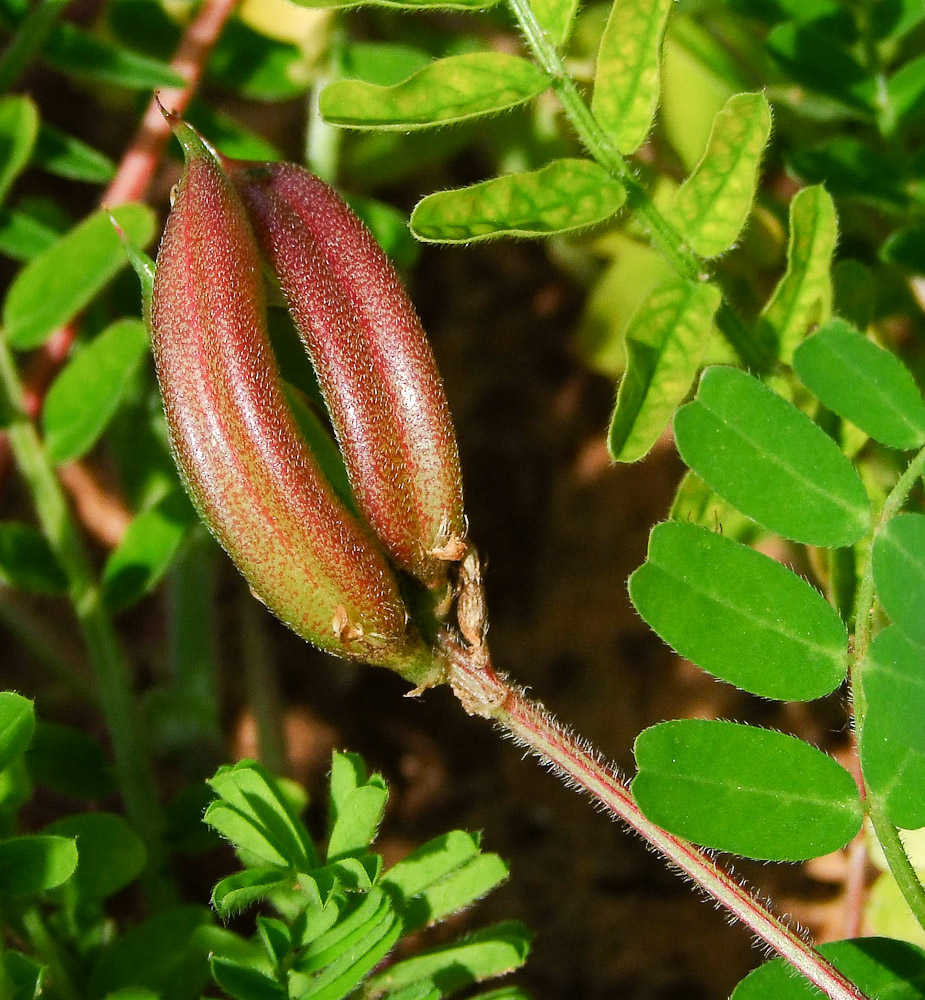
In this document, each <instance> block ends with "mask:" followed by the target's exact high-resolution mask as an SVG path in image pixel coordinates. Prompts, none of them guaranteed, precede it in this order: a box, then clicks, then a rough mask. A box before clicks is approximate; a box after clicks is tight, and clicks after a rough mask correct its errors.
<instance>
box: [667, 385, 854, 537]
mask: <svg viewBox="0 0 925 1000" xmlns="http://www.w3.org/2000/svg"><path fill="white" fill-rule="evenodd" d="M674 429H675V439H676V441H677V445H678V451H679V452H680V454H681V457H682V458H683V459H684V461H685V462H686V463H687V465H688V466H689V467H690V468H691V469H693V470H694V471H695V472H696V473H697V474H698V475H699V476H700V477H701V478H702V479H703V480H704V482H706V483H707V485H708V486H710V487H711V488H712V489H714V490H715V491H716V492H717V493H718V494H719V495H720V496H721V497H723V498H724V499H725V500H727V501H728V502H729V503H731V504H732V505H733V506H735V507H737V508H738V509H739V510H740V511H742V513H743V514H747V515H748V516H749V517H750V518H752V520H754V521H757V522H758V524H760V525H763V526H764V527H766V528H768V529H769V530H770V531H776V532H777V533H778V534H780V535H783V536H784V537H785V538H790V539H793V540H794V541H797V542H803V543H805V544H807V545H821V546H830V547H837V546H840V545H851V544H853V543H854V542H856V541H858V540H859V539H860V538H862V537H863V536H864V535H865V534H866V533H867V531H868V530H869V528H870V501H869V499H868V497H867V494H866V492H865V490H864V487H863V485H862V483H861V480H860V479H859V477H858V474H857V472H855V470H854V468H853V467H852V465H851V463H850V462H849V461H848V459H847V458H846V457H845V456H844V455H843V454H842V452H841V450H840V449H839V448H838V446H837V445H836V444H835V442H834V441H833V440H832V439H831V438H830V437H829V436H828V435H827V434H826V433H825V432H824V431H823V430H822V429H821V428H820V427H818V426H817V425H816V424H814V423H813V422H812V421H811V420H810V419H809V418H808V417H807V416H806V415H805V414H803V413H801V412H800V411H799V410H798V409H797V408H796V407H795V406H793V405H792V404H791V403H788V402H787V401H786V400H785V399H782V398H781V397H780V396H778V395H777V394H776V393H774V392H772V391H771V389H769V388H768V387H767V386H766V385H764V383H762V382H759V381H758V379H756V378H753V377H752V376H750V375H747V374H746V373H745V372H742V371H739V370H738V369H735V368H725V367H716V368H708V369H707V370H706V372H704V375H703V378H702V379H701V381H700V388H699V390H698V393H697V397H696V399H695V400H694V401H693V402H692V403H688V404H687V405H686V406H683V407H682V408H681V409H680V410H679V411H678V413H677V415H676V416H675V421H674Z"/></svg>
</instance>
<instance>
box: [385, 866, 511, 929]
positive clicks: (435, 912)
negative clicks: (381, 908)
mask: <svg viewBox="0 0 925 1000" xmlns="http://www.w3.org/2000/svg"><path fill="white" fill-rule="evenodd" d="M507 877H508V867H507V865H506V864H505V863H504V861H503V860H502V859H501V858H500V857H499V856H498V855H497V854H480V855H479V856H478V857H477V858H473V859H472V860H471V861H468V862H466V864H464V865H461V866H460V867H459V868H457V869H456V870H455V871H453V872H451V873H450V874H449V875H447V876H446V878H443V879H441V880H440V881H439V882H436V883H435V884H434V885H431V886H428V887H427V888H426V889H424V890H423V891H422V892H421V893H420V894H419V895H417V896H414V897H413V898H412V899H411V900H409V901H408V902H407V903H406V905H405V907H404V910H403V912H402V918H403V920H404V924H405V927H406V928H411V927H423V926H425V925H426V924H435V923H437V922H438V921H440V920H443V919H444V918H445V917H448V916H449V915H450V914H452V913H457V912H459V911H460V910H463V909H465V908H466V907H467V906H470V905H471V904H472V903H474V902H476V901H477V900H479V899H481V898H482V897H483V896H487V895H488V893H490V892H491V891H492V890H493V889H496V888H497V887H498V886H499V885H500V884H501V883H502V882H504V881H505V879H506V878H507Z"/></svg>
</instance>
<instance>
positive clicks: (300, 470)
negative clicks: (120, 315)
mask: <svg viewBox="0 0 925 1000" xmlns="http://www.w3.org/2000/svg"><path fill="white" fill-rule="evenodd" d="M175 131H176V134H177V137H178V138H179V139H180V142H181V143H182V145H183V148H184V153H185V156H186V166H185V169H184V171H183V176H182V178H181V180H180V184H179V187H178V189H177V193H176V199H175V202H174V205H173V210H172V211H171V214H170V218H169V219H168V222H167V228H166V230H165V232H164V237H163V240H162V242H161V246H160V250H159V252H158V257H157V268H156V272H155V279H154V291H153V300H152V306H151V326H152V342H153V347H154V356H155V361H156V364H157V372H158V379H159V381H160V385H161V393H162V396H163V400H164V408H165V411H166V414H167V424H168V427H169V429H170V437H171V443H172V447H173V452H174V458H175V459H176V462H177V466H178V467H179V469H180V473H181V476H182V478H183V480H184V482H185V485H186V488H187V491H188V492H189V494H190V496H191V497H192V499H193V502H194V504H195V505H196V507H197V508H198V510H199V512H200V514H201V515H202V517H203V519H204V520H205V522H206V524H207V525H208V526H209V528H210V529H211V530H212V532H213V533H214V534H215V536H216V538H217V539H218V540H219V542H220V543H221V545H222V546H223V547H224V548H225V549H226V551H227V552H228V554H229V555H230V556H231V558H232V559H233V560H234V562H235V563H236V564H237V566H238V568H239V569H240V570H241V572H242V573H243V574H244V576H245V578H246V579H247V581H248V582H249V583H250V585H251V589H252V590H253V591H254V593H255V594H256V595H257V596H258V597H259V598H260V599H261V600H262V601H263V602H264V603H265V604H266V605H267V606H268V607H269V608H270V609H271V610H272V611H273V612H274V613H275V614H276V615H277V616H279V617H280V618H281V619H282V620H283V621H284V622H285V623H286V624H287V625H289V626H290V627H291V628H292V629H294V630H295V631H296V632H298V633H299V635H301V636H303V637H304V638H306V639H308V640H309V641H311V642H313V643H315V644H316V645H318V646H320V647H322V648H323V649H327V650H329V651H331V652H333V653H336V654H338V655H340V656H347V657H350V658H352V659H359V660H364V661H366V662H369V663H376V664H380V665H383V666H388V667H391V668H392V669H395V670H398V671H399V672H400V673H402V674H404V675H405V676H407V677H408V678H409V679H410V680H413V681H416V682H420V681H421V680H422V673H424V672H426V670H427V661H428V651H427V650H426V647H425V646H424V644H423V642H422V640H420V638H419V637H418V636H417V634H416V633H415V632H414V630H413V628H411V627H409V625H408V618H407V613H406V611H405V606H404V603H403V601H402V599H401V596H400V594H399V591H398V584H397V581H396V579H395V577H394V575H393V572H392V570H391V568H390V567H389V565H388V562H387V560H386V557H385V554H384V553H383V552H382V551H381V550H380V548H379V546H378V544H377V543H376V542H375V540H374V539H373V537H372V535H371V534H370V533H369V532H368V530H367V529H366V528H365V526H363V525H361V524H360V523H359V521H358V520H357V519H356V518H355V517H354V516H353V515H352V514H350V513H349V512H348V511H347V510H346V508H345V507H344V506H343V504H342V503H341V502H340V501H339V500H338V499H337V498H336V496H335V495H334V493H333V492H332V490H331V488H330V487H329V485H328V484H327V482H326V481H325V479H324V476H323V474H322V473H321V472H320V470H319V469H318V467H317V465H316V463H315V460H314V459H313V457H312V455H311V453H310V452H309V450H308V448H307V446H306V444H305V442H304V440H303V439H302V437H301V435H300V433H299V431H298V429H297V427H296V425H295V423H294V419H293V417H292V414H291V412H290V410H289V409H288V407H287V406H286V403H285V401H284V399H283V395H282V390H281V386H280V382H279V377H278V375H277V371H276V367H275V362H274V359H273V355H272V353H271V350H270V342H269V337H268V335H267V331H266V323H265V310H264V287H263V278H262V275H261V269H260V261H259V257H258V252H257V247H256V244H255V242H254V237H253V233H252V231H251V229H250V226H249V224H248V222H247V218H246V215H245V212H244V208H243V206H242V205H241V202H240V199H239V197H238V195H237V193H236V192H235V190H234V187H233V186H232V185H231V183H230V182H229V180H228V178H227V176H226V175H225V173H224V171H223V170H222V168H221V166H220V165H219V163H218V162H217V160H216V159H215V157H214V156H213V155H212V153H211V152H210V151H209V150H208V149H207V147H206V146H205V144H204V143H203V141H202V140H201V139H200V137H199V136H198V135H197V134H196V132H195V131H194V130H193V129H191V128H190V127H189V126H188V125H185V124H183V123H178V124H175Z"/></svg>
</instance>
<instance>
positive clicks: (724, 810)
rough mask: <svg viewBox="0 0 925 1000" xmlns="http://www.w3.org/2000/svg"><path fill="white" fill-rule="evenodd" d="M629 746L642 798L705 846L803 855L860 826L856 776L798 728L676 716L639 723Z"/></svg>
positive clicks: (646, 808)
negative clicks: (789, 731) (795, 732)
mask: <svg viewBox="0 0 925 1000" xmlns="http://www.w3.org/2000/svg"><path fill="white" fill-rule="evenodd" d="M634 752H635V754H636V764H637V766H638V768H639V773H638V774H637V776H636V778H635V779H634V781H633V784H632V792H633V797H634V798H635V799H636V802H637V803H638V805H639V808H640V809H641V810H642V811H643V812H644V813H645V815H646V816H647V817H648V818H649V819H650V820H651V821H652V822H653V823H657V824H658V825H659V826H661V827H664V828H665V829H666V830H669V831H671V832H672V833H675V834H677V835H678V836H681V837H684V838H685V839H687V840H692V841H694V843H697V844H702V845H703V846H704V847H711V848H715V849H717V850H720V851H731V852H733V853H735V854H741V855H743V856H744V857H748V858H757V859H760V860H765V861H800V860H805V859H808V858H817V857H820V856H821V855H823V854H828V853H829V852H831V851H837V850H838V849H839V848H841V847H844V846H845V844H847V843H848V841H849V840H851V838H852V837H854V835H855V834H856V833H857V832H858V830H859V829H860V828H861V818H862V815H863V813H862V809H861V802H860V799H859V797H858V790H857V785H856V784H855V782H854V779H853V778H852V777H851V775H850V774H849V773H848V772H847V771H846V770H845V769H844V768H843V767H842V766H841V765H840V764H838V763H837V762H836V761H834V760H833V759H832V758H831V757H827V756H826V755H825V754H824V753H822V752H821V751H819V750H816V749H815V747H811V746H810V745H809V744H808V743H804V742H803V741H802V740H798V739H796V737H793V736H787V735H785V734H784V733H778V732H773V731H771V730H768V729H758V728H756V727H753V726H742V725H738V724H737V723H734V722H719V721H713V720H706V719H677V720H675V721H673V722H663V723H661V724H659V725H657V726H652V727H651V728H649V729H646V730H643V732H642V733H640V734H639V736H638V737H637V738H636V744H635V747H634Z"/></svg>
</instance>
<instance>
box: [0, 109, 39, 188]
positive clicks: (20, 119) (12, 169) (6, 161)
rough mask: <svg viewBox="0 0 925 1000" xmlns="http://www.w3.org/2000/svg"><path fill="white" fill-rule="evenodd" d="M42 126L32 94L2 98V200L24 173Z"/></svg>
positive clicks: (0, 115)
mask: <svg viewBox="0 0 925 1000" xmlns="http://www.w3.org/2000/svg"><path fill="white" fill-rule="evenodd" d="M38 129H39V112H38V108H37V107H36V106H35V103H34V102H33V101H32V99H31V98H29V97H19V96H7V97H4V98H2V99H0V201H3V200H4V199H5V198H6V195H7V192H8V191H9V190H10V186H11V185H12V183H13V181H15V180H16V178H17V177H18V176H19V175H20V174H21V173H22V171H23V169H24V168H25V166H26V164H27V163H28V162H29V157H30V156H31V155H32V148H33V146H34V144H35V139H36V136H37V135H38Z"/></svg>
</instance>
